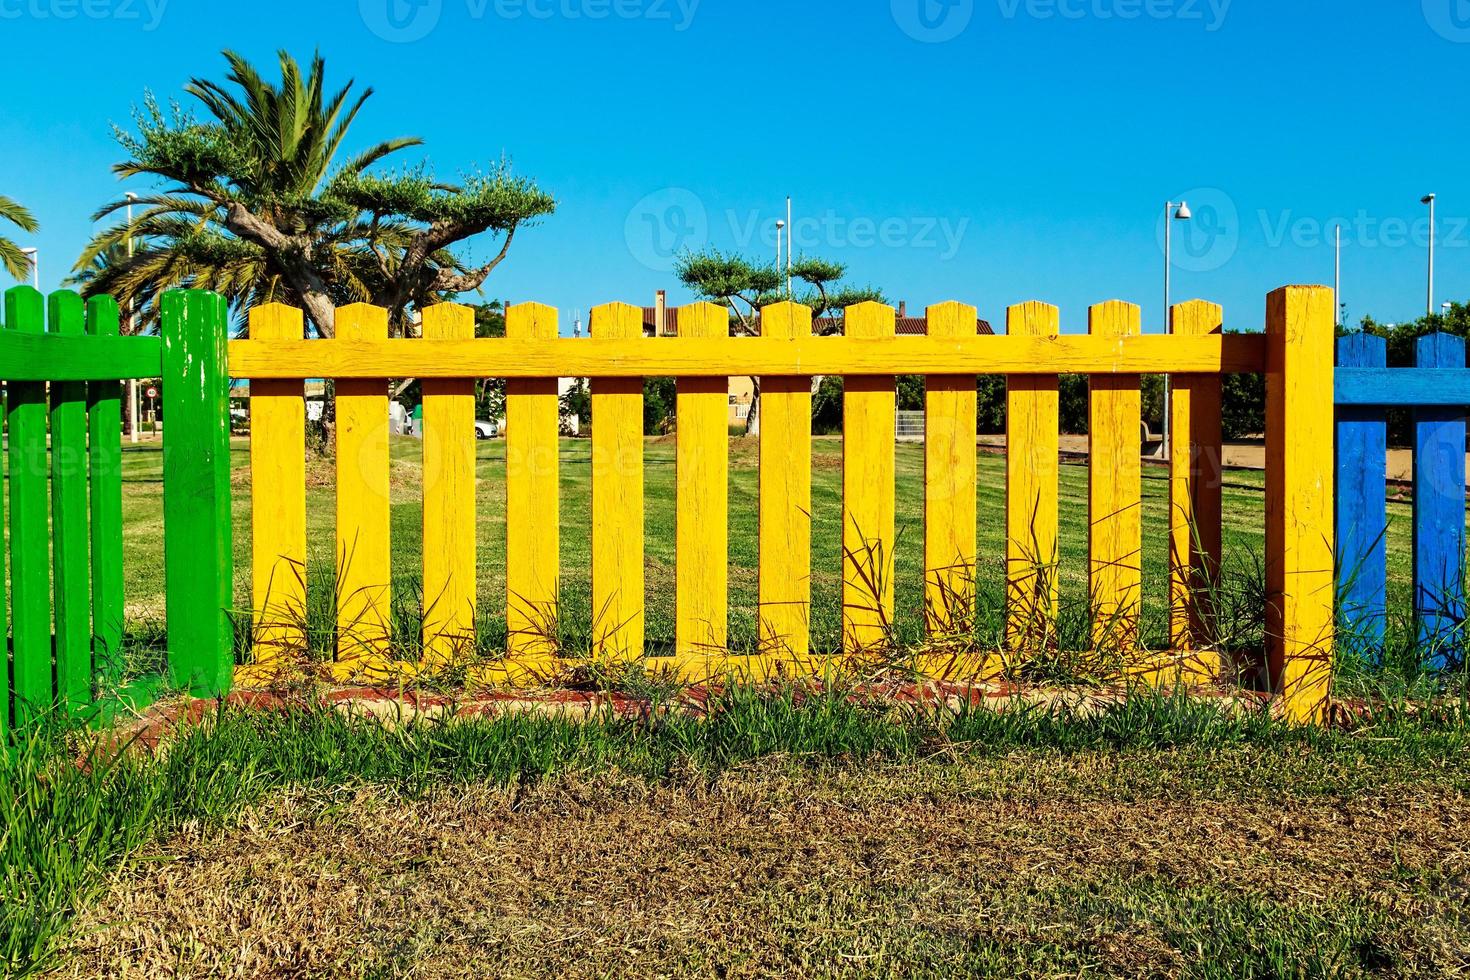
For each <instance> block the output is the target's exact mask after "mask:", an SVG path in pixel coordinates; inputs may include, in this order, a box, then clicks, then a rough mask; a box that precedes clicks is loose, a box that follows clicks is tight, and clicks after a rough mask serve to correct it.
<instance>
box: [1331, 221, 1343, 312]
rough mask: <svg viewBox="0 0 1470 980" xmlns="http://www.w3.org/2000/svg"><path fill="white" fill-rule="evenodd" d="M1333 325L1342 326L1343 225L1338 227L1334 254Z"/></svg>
mask: <svg viewBox="0 0 1470 980" xmlns="http://www.w3.org/2000/svg"><path fill="white" fill-rule="evenodd" d="M1332 323H1333V325H1334V326H1338V327H1340V326H1342V225H1338V226H1337V234H1336V240H1335V242H1334V244H1333V253H1332Z"/></svg>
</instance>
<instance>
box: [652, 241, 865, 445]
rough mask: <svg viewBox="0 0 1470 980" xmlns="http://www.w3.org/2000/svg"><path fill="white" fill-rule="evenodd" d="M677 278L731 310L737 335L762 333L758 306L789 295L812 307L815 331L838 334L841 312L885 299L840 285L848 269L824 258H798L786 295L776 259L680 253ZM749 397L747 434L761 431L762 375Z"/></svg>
mask: <svg viewBox="0 0 1470 980" xmlns="http://www.w3.org/2000/svg"><path fill="white" fill-rule="evenodd" d="M674 271H675V273H676V274H677V275H678V277H679V281H680V282H681V283H683V284H684V285H685V286H687V287H688V288H689V289H692V290H693V291H694V292H695V293H696V294H698V295H699V296H700V297H702V298H704V299H707V300H709V301H711V302H714V303H718V304H719V305H721V306H723V307H725V308H726V309H728V310H729V311H730V332H731V334H732V335H735V336H745V337H755V336H759V335H760V311H761V308H762V307H765V306H770V305H771V304H773V303H779V302H781V301H782V300H784V299H788V298H790V299H793V300H795V301H796V302H798V303H802V304H804V305H806V306H809V307H811V310H812V326H813V329H814V330H815V331H816V332H818V333H829V334H830V333H841V332H842V328H843V312H844V311H845V310H846V309H847V307H849V306H854V305H856V304H858V303H864V302H869V301H871V302H875V303H882V302H885V300H884V298H883V294H882V292H881V291H879V290H877V289H875V288H873V287H871V286H851V285H844V284H843V283H842V278H843V276H845V275H846V274H847V267H846V266H844V265H842V264H841V263H840V262H831V261H827V260H825V259H813V258H805V257H803V258H801V259H799V260H798V261H796V262H794V263H793V264H792V267H791V278H792V279H793V280H794V281H795V282H796V283H799V284H800V286H801V290H800V292H797V291H796V289H795V286H794V285H793V295H791V296H790V297H788V296H787V293H786V272H785V270H783V269H778V268H777V267H776V266H775V264H774V263H769V262H766V263H762V262H753V261H751V260H749V259H746V258H744V257H742V256H739V255H726V254H724V253H722V252H719V251H717V250H713V249H711V250H709V251H706V252H700V253H694V254H690V255H685V256H683V257H681V258H680V259H679V261H678V264H677V265H676V266H675V269H674ZM750 381H751V388H752V391H753V395H752V398H751V404H750V415H749V417H748V418H747V419H746V423H745V424H746V430H745V431H746V433H747V434H748V435H757V434H759V432H760V397H761V389H760V379H759V378H751V379H750Z"/></svg>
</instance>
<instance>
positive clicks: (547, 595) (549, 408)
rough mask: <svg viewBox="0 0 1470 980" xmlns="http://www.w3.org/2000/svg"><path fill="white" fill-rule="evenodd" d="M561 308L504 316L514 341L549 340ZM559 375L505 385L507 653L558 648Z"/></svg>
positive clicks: (524, 306)
mask: <svg viewBox="0 0 1470 980" xmlns="http://www.w3.org/2000/svg"><path fill="white" fill-rule="evenodd" d="M556 335H557V313H556V310H554V309H552V308H551V307H549V306H543V305H542V304H540V303H521V304H518V305H516V306H512V307H511V308H510V309H508V310H506V313H505V336H506V338H507V339H510V340H532V339H539V340H550V339H553V338H555V337H556ZM556 385H557V379H556V378H518V379H512V380H510V381H507V382H506V385H505V424H506V435H505V502H506V516H505V584H506V609H505V619H506V628H507V630H508V632H509V642H508V649H507V652H508V653H509V654H510V655H511V656H512V657H532V658H534V657H546V656H551V655H554V654H555V653H556V648H557V644H556V636H555V635H554V634H555V629H556V623H557V591H558V588H559V585H560V575H561V569H560V561H561V558H560V554H559V547H560V533H559V531H560V528H559V525H558V522H559V520H560V513H561V510H560V496H561V487H560V484H559V482H558V481H559V479H560V454H561V449H560V443H559V440H558V437H559V435H560V432H561V422H560V411H559V403H558V399H557V388H556Z"/></svg>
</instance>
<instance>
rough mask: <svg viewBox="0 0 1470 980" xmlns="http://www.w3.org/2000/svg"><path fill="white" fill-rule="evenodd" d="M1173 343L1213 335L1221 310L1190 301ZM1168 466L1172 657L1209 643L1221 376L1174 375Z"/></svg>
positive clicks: (1216, 547) (1215, 589) (1174, 312)
mask: <svg viewBox="0 0 1470 980" xmlns="http://www.w3.org/2000/svg"><path fill="white" fill-rule="evenodd" d="M1169 316H1170V318H1171V320H1172V324H1173V334H1174V336H1176V337H1200V336H1208V335H1211V334H1218V333H1220V332H1221V331H1222V330H1223V329H1224V324H1225V311H1224V310H1222V309H1221V308H1220V307H1219V306H1218V305H1216V304H1214V303H1206V302H1204V301H1202V300H1191V301H1189V302H1188V303H1181V304H1179V305H1178V306H1175V307H1174V308H1173V309H1171V310H1170V311H1169ZM1170 383H1171V384H1172V385H1173V389H1174V397H1173V399H1172V403H1171V405H1172V412H1171V416H1172V417H1171V419H1170V429H1169V431H1170V434H1171V440H1172V452H1171V456H1170V459H1169V496H1170V506H1169V635H1170V637H1171V640H1172V646H1173V648H1174V649H1175V650H1192V649H1198V648H1200V647H1204V646H1209V645H1210V644H1212V643H1214V642H1215V640H1216V638H1217V636H1218V630H1217V628H1216V625H1215V615H1214V612H1215V610H1214V601H1215V599H1216V597H1217V596H1218V594H1219V583H1220V532H1221V526H1220V525H1221V517H1222V514H1221V500H1220V464H1221V457H1222V455H1223V446H1222V433H1221V420H1220V389H1221V382H1220V375H1218V374H1177V375H1174V376H1173V377H1172V378H1171V379H1170Z"/></svg>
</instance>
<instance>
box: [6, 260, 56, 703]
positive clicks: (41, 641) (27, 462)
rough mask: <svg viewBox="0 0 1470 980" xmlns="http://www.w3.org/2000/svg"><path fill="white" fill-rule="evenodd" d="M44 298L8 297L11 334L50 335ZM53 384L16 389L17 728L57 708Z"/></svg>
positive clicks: (13, 575) (11, 293)
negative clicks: (49, 431) (50, 501)
mask: <svg viewBox="0 0 1470 980" xmlns="http://www.w3.org/2000/svg"><path fill="white" fill-rule="evenodd" d="M45 325H46V310H45V300H44V299H43V297H42V296H41V294H40V293H39V292H38V291H36V290H35V289H32V288H31V287H30V286H16V287H14V288H12V289H10V290H8V291H6V293H5V328H6V329H7V330H14V331H18V332H20V333H30V334H38V333H43V332H45ZM46 510H47V481H46V385H45V383H44V382H39V381H26V382H14V381H13V382H11V383H10V609H11V635H12V640H11V655H12V657H13V658H14V664H13V667H12V671H13V674H14V677H15V683H14V688H13V690H14V695H15V722H16V724H17V725H22V724H25V723H26V722H28V721H31V720H33V719H34V718H35V717H37V715H38V713H40V712H42V711H45V710H46V709H47V708H49V706H50V705H51V703H52V700H53V697H54V695H53V689H52V686H51V574H50V573H51V568H50V565H51V562H50V547H49V545H50V541H49V537H50V534H49V528H48V526H47V524H48V521H47V515H46Z"/></svg>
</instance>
